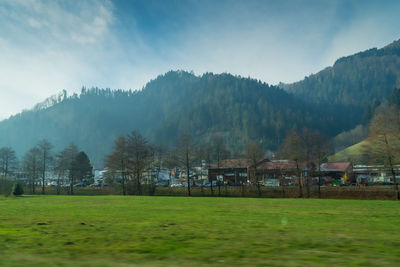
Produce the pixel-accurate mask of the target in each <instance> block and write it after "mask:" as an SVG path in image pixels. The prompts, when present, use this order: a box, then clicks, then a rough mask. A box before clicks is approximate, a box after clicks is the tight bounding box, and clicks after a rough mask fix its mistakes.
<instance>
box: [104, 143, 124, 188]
mask: <svg viewBox="0 0 400 267" xmlns="http://www.w3.org/2000/svg"><path fill="white" fill-rule="evenodd" d="M128 163H129V153H128V140H127V139H126V138H125V137H124V136H120V137H118V138H117V139H116V140H115V143H114V151H113V152H112V153H111V154H110V155H108V156H107V157H106V162H105V165H106V167H107V168H108V169H109V170H110V171H111V172H112V173H114V175H115V174H116V175H118V176H120V177H121V185H122V194H123V195H126V193H127V191H126V183H127V180H128V177H129V172H128Z"/></svg>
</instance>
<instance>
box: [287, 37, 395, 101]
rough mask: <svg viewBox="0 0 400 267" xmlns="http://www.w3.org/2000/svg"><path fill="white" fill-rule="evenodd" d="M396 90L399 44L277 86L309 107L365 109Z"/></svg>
mask: <svg viewBox="0 0 400 267" xmlns="http://www.w3.org/2000/svg"><path fill="white" fill-rule="evenodd" d="M399 86H400V40H398V41H395V42H393V43H392V44H390V45H388V46H385V47H383V48H381V49H377V48H373V49H369V50H367V51H364V52H360V53H357V54H354V55H351V56H347V57H343V58H340V59H338V60H337V61H336V62H335V64H334V65H333V66H332V67H328V68H326V69H324V70H322V71H320V72H319V73H317V74H314V75H310V76H308V77H306V78H305V79H304V80H302V81H299V82H296V83H293V84H280V87H281V88H284V89H286V90H287V91H288V92H292V93H294V94H295V95H297V96H299V97H301V98H302V99H304V100H306V101H309V102H312V103H337V104H345V105H352V106H358V107H363V108H364V107H365V106H367V105H370V104H371V103H372V101H373V100H374V99H376V100H378V101H382V100H383V99H385V98H386V97H388V96H389V95H390V94H391V93H392V91H393V89H394V88H396V87H399Z"/></svg>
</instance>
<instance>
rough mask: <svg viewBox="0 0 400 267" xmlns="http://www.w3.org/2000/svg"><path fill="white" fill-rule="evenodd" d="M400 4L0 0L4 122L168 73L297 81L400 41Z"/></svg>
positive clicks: (0, 89) (383, 0) (0, 113)
mask: <svg viewBox="0 0 400 267" xmlns="http://www.w3.org/2000/svg"><path fill="white" fill-rule="evenodd" d="M399 13H400V1H389V0H380V1H361V0H360V1H357V0H353V1H346V0H336V1H335V0H330V1H328V0H318V1H312V0H307V1H306V0H291V1H289V0H288V1H284V0H280V1H278V0H276V1H268V0H265V1H256V0H253V1H252V0H247V1H241V0H214V1H208V0H185V1H183V0H171V1H168V0H159V1H156V0H146V1H135V0H130V1H129V0H125V1H122V0H121V1H111V0H79V1H56V0H0V119H4V118H6V117H8V116H9V115H11V114H15V113H17V112H20V111H21V110H22V109H24V108H30V107H32V106H33V105H34V104H35V103H37V102H40V101H42V100H43V99H45V98H46V97H48V96H51V95H53V94H56V93H58V92H60V91H61V90H63V89H66V90H67V91H69V92H70V93H72V92H76V91H79V90H80V88H81V87H82V86H87V87H91V86H98V87H109V88H113V89H115V88H123V89H140V88H142V87H143V86H144V85H145V83H146V82H147V81H149V80H150V79H153V78H155V77H156V76H157V75H159V74H162V73H164V72H166V71H168V70H171V69H173V70H176V69H184V70H188V71H191V70H193V71H194V72H195V73H196V74H202V73H204V72H208V71H210V72H214V73H221V72H230V73H233V74H238V75H242V76H250V77H254V78H257V79H260V80H262V81H265V82H267V83H270V84H277V83H278V82H280V81H282V82H294V81H297V80H301V79H302V78H304V76H306V75H309V74H311V73H316V72H318V71H319V70H321V69H323V68H324V67H326V66H329V65H332V64H333V63H334V61H335V60H336V59H337V58H339V57H341V56H345V55H349V54H352V53H355V52H358V51H361V50H365V49H368V48H371V47H382V46H384V45H386V44H389V43H390V42H392V41H394V40H397V39H399V38H400V19H399V18H398V14H399Z"/></svg>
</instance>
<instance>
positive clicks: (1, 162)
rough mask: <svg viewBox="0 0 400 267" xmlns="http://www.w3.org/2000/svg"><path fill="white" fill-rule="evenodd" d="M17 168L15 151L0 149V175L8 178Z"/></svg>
mask: <svg viewBox="0 0 400 267" xmlns="http://www.w3.org/2000/svg"><path fill="white" fill-rule="evenodd" d="M17 167H18V160H17V156H16V153H15V151H14V150H13V149H12V148H11V147H2V148H0V175H1V176H5V177H7V176H9V175H12V174H13V173H14V171H15V170H16V169H17Z"/></svg>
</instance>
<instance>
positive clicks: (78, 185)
mask: <svg viewBox="0 0 400 267" xmlns="http://www.w3.org/2000/svg"><path fill="white" fill-rule="evenodd" d="M85 186H86V184H85V183H77V184H74V187H85Z"/></svg>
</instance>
